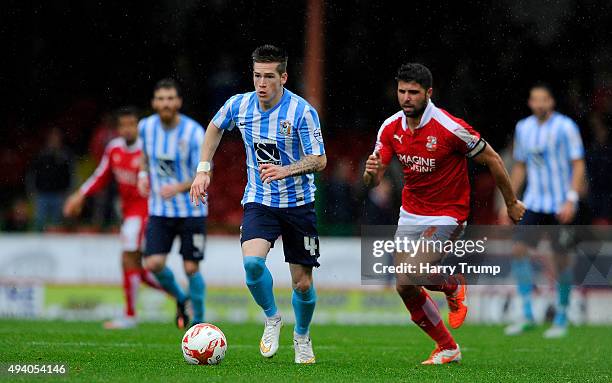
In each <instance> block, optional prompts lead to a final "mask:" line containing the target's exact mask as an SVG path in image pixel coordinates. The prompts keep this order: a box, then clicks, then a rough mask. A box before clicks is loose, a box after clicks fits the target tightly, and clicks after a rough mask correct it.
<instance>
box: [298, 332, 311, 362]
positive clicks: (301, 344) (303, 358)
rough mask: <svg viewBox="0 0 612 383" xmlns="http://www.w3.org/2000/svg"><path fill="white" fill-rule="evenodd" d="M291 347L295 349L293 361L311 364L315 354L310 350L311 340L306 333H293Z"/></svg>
mask: <svg viewBox="0 0 612 383" xmlns="http://www.w3.org/2000/svg"><path fill="white" fill-rule="evenodd" d="M293 349H294V350H295V363H299V364H313V363H315V355H314V352H313V351H312V341H311V340H310V337H309V336H308V334H307V335H298V334H296V333H295V332H294V333H293Z"/></svg>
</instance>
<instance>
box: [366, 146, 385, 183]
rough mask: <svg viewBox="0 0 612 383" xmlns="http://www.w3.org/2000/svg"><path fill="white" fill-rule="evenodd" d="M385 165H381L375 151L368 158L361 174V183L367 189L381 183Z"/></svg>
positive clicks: (378, 154) (378, 155)
mask: <svg viewBox="0 0 612 383" xmlns="http://www.w3.org/2000/svg"><path fill="white" fill-rule="evenodd" d="M386 171H387V165H383V164H382V161H381V159H380V153H378V151H377V150H375V151H374V153H372V154H370V155H369V156H368V159H367V160H366V164H365V171H364V172H363V183H364V184H365V185H366V186H368V187H374V186H378V184H380V181H382V179H383V177H384V175H385V172H386Z"/></svg>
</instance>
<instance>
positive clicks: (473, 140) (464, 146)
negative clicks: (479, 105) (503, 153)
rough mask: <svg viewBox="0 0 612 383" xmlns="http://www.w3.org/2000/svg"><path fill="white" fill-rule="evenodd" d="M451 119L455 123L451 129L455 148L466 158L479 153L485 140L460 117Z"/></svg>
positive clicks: (483, 146)
mask: <svg viewBox="0 0 612 383" xmlns="http://www.w3.org/2000/svg"><path fill="white" fill-rule="evenodd" d="M452 120H453V121H454V122H455V124H456V126H455V127H454V129H453V134H454V136H455V137H456V138H457V139H456V140H455V148H456V150H457V151H459V152H460V153H461V154H463V155H465V156H466V157H467V158H473V157H475V156H477V155H478V154H480V153H481V152H482V151H483V150H484V149H485V147H486V146H487V143H486V142H485V140H483V139H482V137H480V133H478V132H477V131H476V129H474V128H473V127H472V126H471V125H470V124H468V123H467V122H465V121H463V120H462V119H460V118H453V119H452Z"/></svg>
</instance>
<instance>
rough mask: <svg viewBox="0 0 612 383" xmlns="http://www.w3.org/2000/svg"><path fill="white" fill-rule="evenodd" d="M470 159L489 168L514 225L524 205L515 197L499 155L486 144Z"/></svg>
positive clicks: (521, 215)
mask: <svg viewBox="0 0 612 383" xmlns="http://www.w3.org/2000/svg"><path fill="white" fill-rule="evenodd" d="M483 142H484V141H483ZM472 159H473V160H474V161H476V162H477V163H479V164H481V165H486V166H487V167H488V168H489V171H490V172H491V174H492V175H493V178H494V179H495V183H496V184H497V187H498V188H499V190H500V191H501V193H502V196H503V197H504V201H505V203H506V207H507V208H508V216H510V218H511V219H512V221H514V222H515V223H516V222H518V221H520V220H521V219H522V218H523V214H524V213H525V205H523V203H522V202H521V201H519V200H518V198H517V197H516V194H515V193H514V190H513V189H512V184H511V182H510V176H509V175H508V172H507V171H506V167H505V166H504V161H503V160H502V158H501V157H500V155H499V154H497V152H496V151H495V150H493V148H492V147H491V145H488V144H486V145H485V147H484V149H482V151H481V152H480V153H478V154H476V155H475V156H473V157H472Z"/></svg>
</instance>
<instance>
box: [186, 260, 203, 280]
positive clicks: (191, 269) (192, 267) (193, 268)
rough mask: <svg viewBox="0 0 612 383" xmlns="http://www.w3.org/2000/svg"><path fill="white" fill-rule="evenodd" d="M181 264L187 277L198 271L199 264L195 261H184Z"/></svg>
mask: <svg viewBox="0 0 612 383" xmlns="http://www.w3.org/2000/svg"><path fill="white" fill-rule="evenodd" d="M183 266H184V267H185V274H187V276H188V277H190V276H192V275H194V274H195V273H197V272H198V271H200V265H199V264H198V263H197V262H185V263H184V265H183Z"/></svg>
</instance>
